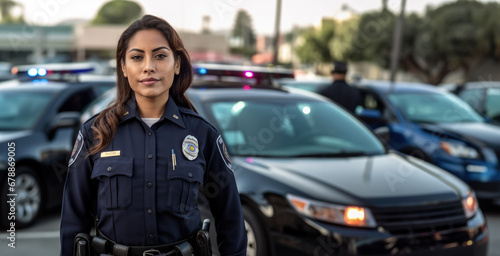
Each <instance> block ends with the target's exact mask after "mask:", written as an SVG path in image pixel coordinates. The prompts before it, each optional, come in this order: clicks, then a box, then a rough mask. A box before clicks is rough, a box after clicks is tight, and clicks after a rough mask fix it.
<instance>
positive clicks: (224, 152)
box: [216, 135, 233, 171]
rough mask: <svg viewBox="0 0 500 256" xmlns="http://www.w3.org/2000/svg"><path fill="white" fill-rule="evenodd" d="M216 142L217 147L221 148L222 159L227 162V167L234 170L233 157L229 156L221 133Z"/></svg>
mask: <svg viewBox="0 0 500 256" xmlns="http://www.w3.org/2000/svg"><path fill="white" fill-rule="evenodd" d="M216 143H217V148H218V149H219V153H220V156H221V157H222V160H223V161H224V163H225V164H226V166H227V168H229V170H231V171H233V164H232V163H231V158H229V154H228V152H227V148H226V144H225V143H224V140H223V139H222V136H221V135H219V137H217V142H216Z"/></svg>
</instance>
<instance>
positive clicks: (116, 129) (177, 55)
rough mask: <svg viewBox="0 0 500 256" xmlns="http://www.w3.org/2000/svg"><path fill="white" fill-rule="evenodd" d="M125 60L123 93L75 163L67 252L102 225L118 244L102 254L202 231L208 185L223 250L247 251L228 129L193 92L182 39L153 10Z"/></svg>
mask: <svg viewBox="0 0 500 256" xmlns="http://www.w3.org/2000/svg"><path fill="white" fill-rule="evenodd" d="M116 61H117V99H116V101H114V102H113V103H112V104H111V105H110V106H109V107H108V108H106V109H105V110H103V111H102V112H101V113H100V114H99V115H96V116H94V117H93V118H91V119H90V120H89V121H87V122H86V123H84V124H83V126H82V128H81V130H80V132H79V134H78V138H77V141H76V143H75V147H74V150H73V153H72V156H71V159H70V161H69V169H68V176H67V179H66V184H65V189H64V197H63V206H62V214H61V255H63V256H70V255H73V250H74V245H73V243H74V239H75V236H76V235H77V234H79V233H90V231H91V228H92V227H93V225H94V223H95V222H96V225H97V230H98V236H97V238H105V239H106V241H109V243H106V244H107V245H106V246H103V247H99V248H97V246H94V244H93V247H94V248H93V251H94V253H97V255H99V254H101V253H106V254H112V255H118V256H120V255H126V256H134V255H143V253H144V251H147V250H150V249H155V250H159V251H162V250H167V249H166V248H170V247H169V245H170V244H172V243H174V244H178V242H179V241H182V240H185V239H190V238H192V237H193V235H194V234H196V232H197V231H198V230H199V229H200V227H201V216H200V210H199V208H198V205H197V202H198V192H199V187H200V186H201V185H203V187H204V188H205V191H206V197H207V199H208V203H209V205H210V208H211V212H212V215H213V216H214V218H215V227H216V231H217V242H218V244H219V252H220V254H221V255H245V254H246V246H247V240H246V231H245V226H244V222H243V215H242V210H241V204H240V199H239V195H238V191H237V187H236V182H235V180H234V173H233V170H232V167H231V160H230V159H229V156H228V155H227V153H225V151H224V148H225V145H224V141H223V140H222V137H221V136H220V134H219V133H218V131H217V130H216V129H215V128H214V127H213V126H212V125H210V124H209V123H208V122H206V121H205V120H204V119H203V118H202V117H200V116H199V115H198V114H197V113H196V112H195V110H194V108H193V107H192V105H191V103H190V102H189V100H188V99H187V98H186V97H185V95H184V92H185V91H186V90H187V89H188V87H189V86H190V85H191V82H192V80H193V69H192V66H191V63H190V61H189V56H188V53H187V51H186V49H185V48H184V45H183V43H182V41H181V39H180V37H179V36H178V34H177V33H176V31H175V30H174V29H173V28H172V27H171V26H170V25H169V24H168V23H167V22H166V21H165V20H163V19H160V18H157V17H154V16H150V15H146V16H144V17H143V18H142V19H141V20H138V21H136V22H134V23H133V24H132V25H130V26H129V27H128V28H127V29H126V30H125V31H124V32H123V34H122V35H121V37H120V39H119V42H118V47H117V53H116ZM190 241H192V239H191V240H190ZM110 244H111V246H110ZM113 247H115V248H118V249H120V250H116V251H113V249H112V248H113ZM124 248H125V249H124ZM127 250H128V252H127ZM124 251H125V253H123V252H124ZM119 252H122V254H120V253H119ZM162 252H163V253H165V251H162ZM155 255H156V254H155Z"/></svg>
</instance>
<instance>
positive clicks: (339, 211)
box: [286, 195, 376, 228]
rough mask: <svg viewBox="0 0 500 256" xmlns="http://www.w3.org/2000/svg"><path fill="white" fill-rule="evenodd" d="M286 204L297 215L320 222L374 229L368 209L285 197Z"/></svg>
mask: <svg viewBox="0 0 500 256" xmlns="http://www.w3.org/2000/svg"><path fill="white" fill-rule="evenodd" d="M286 198H287V199H288V202H290V204H291V205H292V206H293V208H294V209H295V210H297V211H298V212H299V213H301V214H303V215H305V216H308V217H311V218H314V219H317V220H321V221H327V222H330V223H334V224H339V225H345V226H356V227H367V228H373V227H376V222H375V219H374V218H373V215H372V213H371V211H370V209H368V208H365V207H359V206H345V205H336V204H331V203H326V202H320V201H315V200H310V199H306V198H303V197H298V196H294V195H287V196H286Z"/></svg>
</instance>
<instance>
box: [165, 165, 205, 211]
mask: <svg viewBox="0 0 500 256" xmlns="http://www.w3.org/2000/svg"><path fill="white" fill-rule="evenodd" d="M203 173H204V172H203V168H202V167H201V166H200V165H199V164H195V163H178V164H177V165H176V167H175V170H172V169H170V170H169V173H168V189H167V190H168V195H167V201H166V207H167V209H169V210H170V211H172V212H176V213H183V212H188V211H190V210H192V209H193V208H195V207H196V203H197V201H198V190H199V186H200V184H202V183H203Z"/></svg>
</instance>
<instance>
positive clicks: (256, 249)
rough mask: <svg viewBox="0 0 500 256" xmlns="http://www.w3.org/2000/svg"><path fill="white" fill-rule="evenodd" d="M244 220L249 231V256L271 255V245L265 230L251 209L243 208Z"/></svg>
mask: <svg viewBox="0 0 500 256" xmlns="http://www.w3.org/2000/svg"><path fill="white" fill-rule="evenodd" d="M243 218H244V220H245V229H246V231H247V256H266V255H269V244H268V241H267V235H266V234H265V233H264V228H263V226H262V225H261V223H260V221H259V220H258V218H257V216H256V215H255V214H254V213H253V212H252V211H251V210H250V208H249V207H247V206H243Z"/></svg>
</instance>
